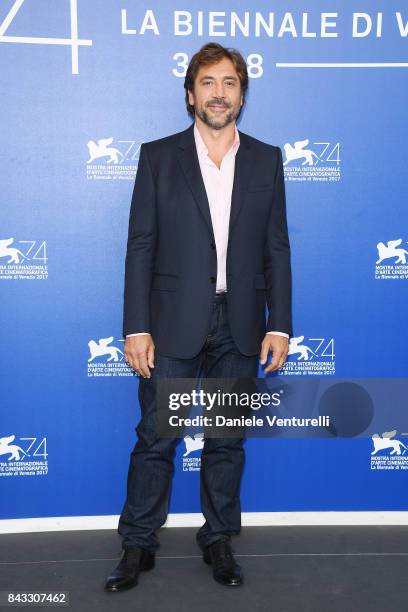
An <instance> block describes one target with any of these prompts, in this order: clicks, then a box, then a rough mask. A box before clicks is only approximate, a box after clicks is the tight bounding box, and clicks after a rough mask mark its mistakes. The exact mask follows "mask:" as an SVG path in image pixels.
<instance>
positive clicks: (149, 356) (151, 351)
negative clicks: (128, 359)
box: [147, 344, 154, 368]
mask: <svg viewBox="0 0 408 612" xmlns="http://www.w3.org/2000/svg"><path fill="white" fill-rule="evenodd" d="M147 361H148V364H149V367H150V368H154V344H150V345H149V348H148V349H147Z"/></svg>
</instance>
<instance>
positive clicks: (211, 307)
mask: <svg viewBox="0 0 408 612" xmlns="http://www.w3.org/2000/svg"><path fill="white" fill-rule="evenodd" d="M184 87H185V90H186V106H187V110H188V112H189V113H190V114H191V115H192V116H193V117H194V119H195V121H194V123H193V124H192V125H191V126H190V127H188V128H187V129H186V130H184V131H182V132H179V133H177V134H173V135H171V136H168V137H166V138H161V139H159V140H155V141H151V142H147V143H144V144H143V145H142V146H141V150H140V158H139V166H138V170H137V175H136V181H135V186H134V191H133V196H132V204H131V210H130V219H129V235H128V242H127V254H126V265H125V292H124V329H123V334H124V336H126V342H125V349H124V352H125V358H126V360H127V362H128V363H129V364H130V365H131V366H132V367H133V368H134V369H135V370H136V371H137V372H138V373H139V375H140V377H141V378H140V381H139V402H140V407H141V420H140V422H139V424H138V426H137V428H136V431H137V434H138V441H137V443H136V445H135V447H134V449H133V451H132V453H131V460H130V466H129V473H128V482H127V499H126V502H125V505H124V507H123V511H122V514H121V516H120V520H119V526H118V531H119V534H120V535H121V536H122V539H123V543H122V548H123V553H122V558H121V560H120V562H119V565H118V566H117V567H116V568H115V570H114V571H113V573H112V574H111V575H110V576H109V577H108V579H107V582H106V585H105V588H106V589H107V590H109V591H118V590H121V589H124V588H129V587H131V586H134V585H135V584H137V582H138V576H139V572H140V571H141V570H147V569H151V568H152V567H154V562H155V552H156V550H157V549H158V547H159V542H158V540H157V537H156V534H155V531H156V530H157V529H158V528H159V527H160V526H162V525H163V524H164V523H165V521H166V518H167V513H168V505H169V498H170V491H171V480H172V476H173V473H174V464H173V459H174V455H175V445H176V443H177V441H178V439H177V438H176V439H163V438H160V437H159V436H158V434H157V432H156V422H155V416H157V404H156V391H157V380H158V378H159V377H166V378H171V377H178V378H180V377H181V378H196V377H198V376H199V374H201V375H202V376H204V377H217V378H239V377H242V378H256V377H257V374H258V363H259V355H261V364H265V363H266V361H267V357H268V353H269V351H271V352H272V355H273V358H272V361H271V363H270V365H268V366H267V367H266V368H265V372H271V371H273V370H276V369H278V368H280V367H282V365H283V364H284V362H285V360H286V357H287V354H288V338H289V336H290V335H291V334H292V324H291V266H290V247H289V239H288V230H287V220H286V204H285V188H284V176H283V164H282V153H281V150H280V148H278V147H276V146H272V145H269V144H266V143H263V142H261V141H260V140H257V139H255V138H252V137H251V136H249V135H247V134H244V133H243V132H241V131H239V130H238V129H237V127H236V123H235V122H236V120H237V119H238V117H239V115H240V112H241V110H242V107H243V105H244V101H245V94H246V91H247V87H248V74H247V68H246V64H245V61H244V60H243V58H242V56H241V55H240V54H239V53H238V52H237V51H235V50H233V49H226V48H224V47H222V46H221V45H219V44H216V43H209V44H206V45H204V46H203V47H202V48H201V49H200V50H199V51H198V53H196V54H195V55H194V56H193V58H192V59H191V62H190V64H189V66H188V69H187V73H186V78H185V83H184ZM266 305H267V306H268V319H267V321H265V309H266ZM242 442H243V440H242V438H225V439H224V438H206V440H205V444H204V448H203V451H202V456H201V471H200V495H201V508H202V512H203V515H204V517H205V523H204V525H203V526H202V527H201V528H200V530H199V531H198V533H197V535H196V539H197V543H198V545H199V547H200V548H201V550H202V551H203V559H204V561H205V562H206V563H207V564H209V565H212V571H213V577H214V578H215V579H216V580H217V581H218V582H221V583H222V584H225V585H228V586H237V585H240V584H241V583H242V580H243V574H242V569H241V568H240V566H239V565H238V563H237V562H236V561H235V559H234V556H233V551H232V548H231V544H230V536H231V535H237V534H238V533H239V532H240V528H241V509H240V498H239V487H240V480H241V475H242V469H243V465H244V450H243V446H242Z"/></svg>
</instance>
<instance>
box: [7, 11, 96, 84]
mask: <svg viewBox="0 0 408 612" xmlns="http://www.w3.org/2000/svg"><path fill="white" fill-rule="evenodd" d="M25 1H26V0H15V2H14V4H13V6H12V7H11V9H10V10H9V12H8V13H7V15H6V17H5V19H4V20H3V22H2V23H1V24H0V42H9V43H25V44H29V45H68V46H69V47H71V66H72V74H79V62H78V55H79V47H81V46H86V47H90V46H92V40H87V39H79V38H78V6H77V0H69V2H70V15H71V38H41V37H38V36H6V32H7V29H8V28H9V26H10V25H11V24H12V23H13V20H14V18H15V16H16V15H17V13H18V11H19V10H20V9H21V7H22V6H23V4H24V2H25Z"/></svg>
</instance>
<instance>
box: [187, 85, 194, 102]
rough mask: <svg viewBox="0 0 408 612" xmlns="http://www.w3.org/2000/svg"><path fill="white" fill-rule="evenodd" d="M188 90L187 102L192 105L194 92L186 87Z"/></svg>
mask: <svg viewBox="0 0 408 612" xmlns="http://www.w3.org/2000/svg"><path fill="white" fill-rule="evenodd" d="M187 92H188V102H189V104H191V106H194V94H193V92H192V91H191V90H190V89H187Z"/></svg>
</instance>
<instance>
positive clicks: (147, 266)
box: [123, 143, 157, 337]
mask: <svg viewBox="0 0 408 612" xmlns="http://www.w3.org/2000/svg"><path fill="white" fill-rule="evenodd" d="M156 239H157V227H156V194H155V185H154V179H153V173H152V168H151V165H150V160H149V155H148V151H147V147H146V143H143V144H142V145H141V147H140V154H139V164H138V167H137V172H136V179H135V184H134V188H133V194H132V202H131V206H130V215H129V229H128V239H127V249H126V259H125V286H124V304H123V336H124V337H126V335H128V334H134V333H138V332H149V333H150V331H151V329H150V290H151V283H152V272H153V263H154V256H155V247H156Z"/></svg>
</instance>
